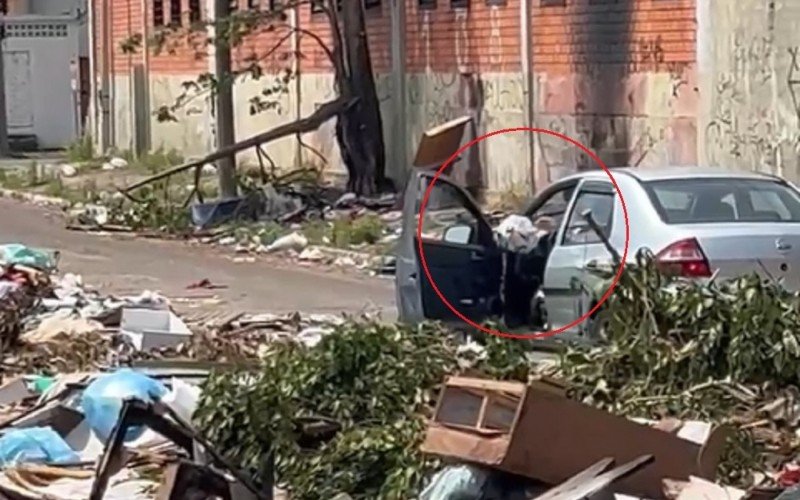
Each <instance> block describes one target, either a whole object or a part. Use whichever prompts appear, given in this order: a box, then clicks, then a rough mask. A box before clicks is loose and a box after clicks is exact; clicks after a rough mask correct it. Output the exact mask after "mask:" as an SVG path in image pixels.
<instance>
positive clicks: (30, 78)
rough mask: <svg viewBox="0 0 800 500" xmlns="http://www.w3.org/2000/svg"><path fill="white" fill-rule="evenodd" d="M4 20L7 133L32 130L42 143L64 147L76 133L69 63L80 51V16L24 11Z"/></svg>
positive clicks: (41, 146) (75, 59)
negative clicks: (47, 14) (61, 15)
mask: <svg viewBox="0 0 800 500" xmlns="http://www.w3.org/2000/svg"><path fill="white" fill-rule="evenodd" d="M6 24H7V38H6V40H5V42H4V46H3V56H4V62H5V88H6V97H7V99H6V101H7V103H8V109H7V115H8V124H9V133H10V134H11V135H27V134H33V135H35V136H36V138H37V142H38V144H39V147H40V148H42V149H55V148H63V147H66V146H67V145H69V144H70V143H71V142H72V141H74V140H75V139H76V138H77V136H78V123H77V116H78V115H77V113H78V110H77V103H76V98H77V95H76V93H75V92H74V89H73V82H72V70H71V64H72V63H73V62H74V63H77V62H78V58H79V57H80V55H81V54H80V49H81V47H80V45H81V44H80V42H79V38H80V36H81V34H82V33H85V27H84V26H83V25H85V20H84V21H81V20H77V19H75V18H74V17H46V16H36V15H29V16H19V17H14V18H8V19H7V23H6Z"/></svg>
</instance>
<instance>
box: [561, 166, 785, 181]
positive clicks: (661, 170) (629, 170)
mask: <svg viewBox="0 0 800 500" xmlns="http://www.w3.org/2000/svg"><path fill="white" fill-rule="evenodd" d="M610 170H611V171H612V172H613V174H614V175H616V174H618V173H622V174H626V175H630V176H631V177H634V178H635V179H637V180H639V181H644V182H646V181H659V180H668V179H698V178H715V177H729V178H735V179H760V180H774V179H777V177H773V176H771V175H768V174H762V173H759V172H748V171H746V170H731V169H725V168H718V167H655V168H634V167H622V168H612V169H610ZM586 178H598V179H604V178H605V179H607V178H608V176H607V175H606V173H605V172H604V171H603V170H589V171H585V172H580V173H577V174H573V175H570V176H567V177H564V178H563V179H560V180H562V181H565V180H571V179H586Z"/></svg>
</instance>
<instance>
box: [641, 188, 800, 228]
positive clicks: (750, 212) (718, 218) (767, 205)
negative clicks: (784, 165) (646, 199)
mask: <svg viewBox="0 0 800 500" xmlns="http://www.w3.org/2000/svg"><path fill="white" fill-rule="evenodd" d="M644 186H645V189H646V190H647V193H648V195H649V196H650V200H651V201H652V203H653V205H654V206H655V207H656V210H658V212H659V214H660V215H661V218H662V219H663V220H664V222H666V223H668V224H700V223H708V222H720V223H724V222H800V195H798V192H797V191H796V190H795V189H793V188H792V187H790V186H788V185H786V184H783V183H781V182H778V181H771V180H758V179H731V178H727V179H723V178H720V179H717V178H714V179H696V178H695V179H671V180H664V181H650V182H645V183H644Z"/></svg>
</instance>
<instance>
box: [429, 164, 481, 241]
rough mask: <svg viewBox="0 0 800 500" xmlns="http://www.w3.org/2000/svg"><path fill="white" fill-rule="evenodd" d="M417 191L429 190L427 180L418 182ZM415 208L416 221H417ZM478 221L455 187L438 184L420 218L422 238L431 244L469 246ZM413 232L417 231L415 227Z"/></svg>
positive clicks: (474, 236) (432, 190)
mask: <svg viewBox="0 0 800 500" xmlns="http://www.w3.org/2000/svg"><path fill="white" fill-rule="evenodd" d="M421 181H422V183H421V185H420V190H421V191H420V192H424V191H425V190H426V189H427V188H428V179H425V178H423V179H421ZM419 212H420V210H419V206H418V207H417V222H418V221H419ZM478 223H479V222H478V218H477V217H476V216H475V214H473V213H472V212H471V211H470V210H469V209H468V208H467V205H466V200H464V197H463V196H462V194H461V193H460V192H459V191H458V189H456V188H455V187H454V186H452V185H450V184H448V183H446V182H443V181H437V182H436V183H435V184H434V185H433V188H432V189H431V193H430V196H429V197H428V203H427V205H426V206H425V213H424V214H423V217H422V239H423V240H425V241H433V242H447V243H458V244H468V243H474V242H475V241H476V238H477V236H478V235H477V234H476V232H477V230H478ZM415 230H416V228H415Z"/></svg>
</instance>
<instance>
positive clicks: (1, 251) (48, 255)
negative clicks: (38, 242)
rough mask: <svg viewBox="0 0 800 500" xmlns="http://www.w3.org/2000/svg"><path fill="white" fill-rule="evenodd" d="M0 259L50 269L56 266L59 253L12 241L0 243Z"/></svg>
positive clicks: (9, 262) (8, 262)
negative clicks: (10, 242)
mask: <svg viewBox="0 0 800 500" xmlns="http://www.w3.org/2000/svg"><path fill="white" fill-rule="evenodd" d="M0 260H1V261H3V262H5V263H6V264H20V265H23V266H28V267H34V268H36V269H42V270H45V271H48V270H50V269H53V268H55V267H56V263H57V262H56V261H57V260H58V253H57V252H55V253H53V252H48V251H46V250H41V249H38V248H30V247H27V246H25V245H20V244H19V243H12V244H9V245H0Z"/></svg>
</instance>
